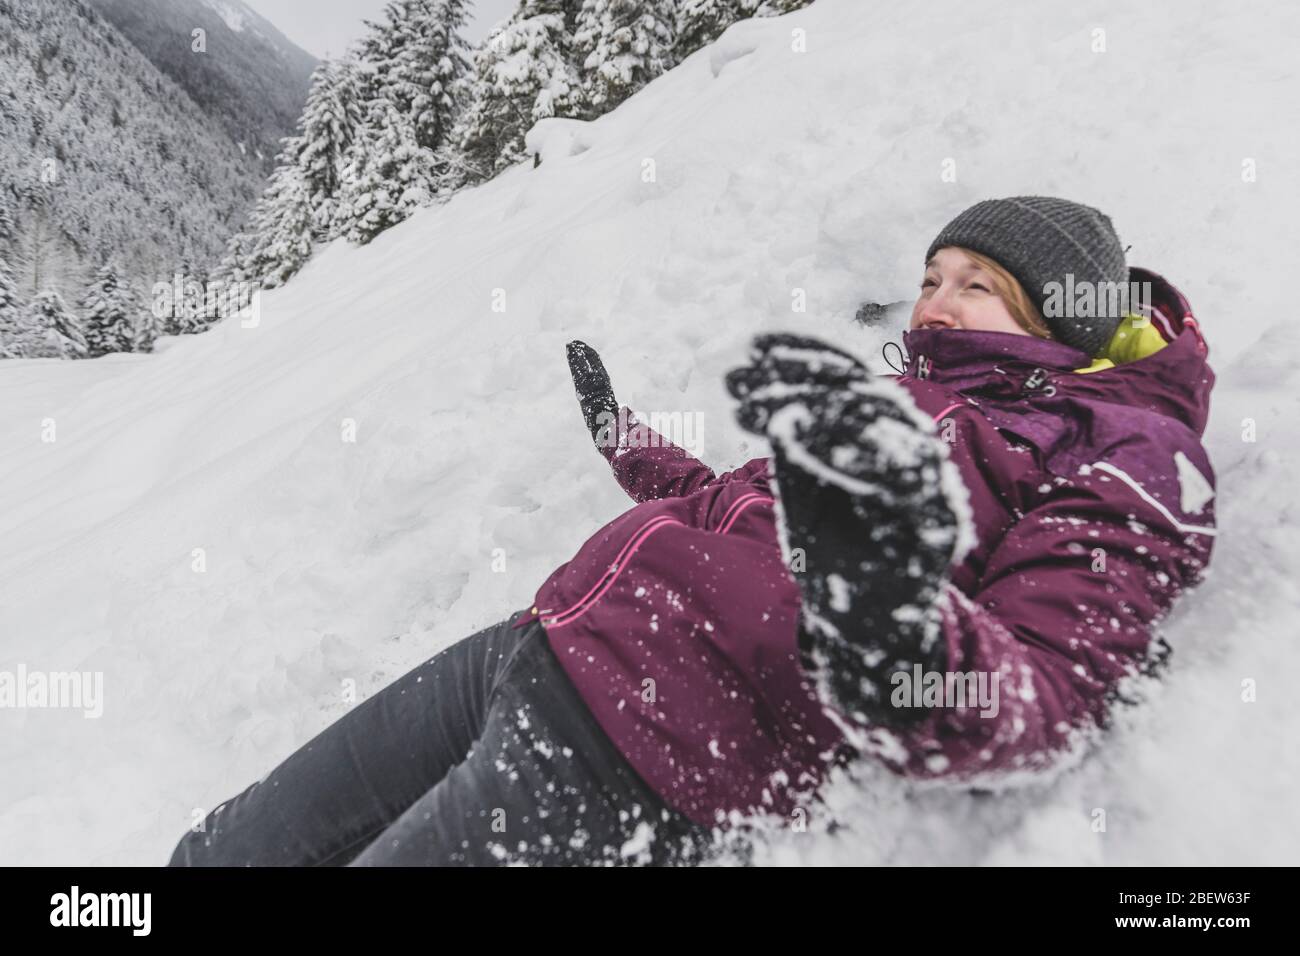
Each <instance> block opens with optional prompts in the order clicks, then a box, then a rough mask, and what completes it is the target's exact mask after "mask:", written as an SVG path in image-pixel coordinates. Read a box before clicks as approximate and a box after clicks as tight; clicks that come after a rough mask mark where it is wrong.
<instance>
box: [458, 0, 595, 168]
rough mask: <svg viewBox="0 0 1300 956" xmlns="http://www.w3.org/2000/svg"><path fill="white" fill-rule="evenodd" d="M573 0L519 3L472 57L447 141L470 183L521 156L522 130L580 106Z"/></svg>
mask: <svg viewBox="0 0 1300 956" xmlns="http://www.w3.org/2000/svg"><path fill="white" fill-rule="evenodd" d="M581 7H582V3H581V0H524V2H523V3H522V4H520V6H519V9H518V10H517V11H515V14H514V16H513V17H511V18H510V19H509V20H507V21H506V22H505V23H502V24H501V25H500V26H498V27H497V28H496V29H495V30H494V31H493V32H492V34H491V35H490V36H489V37H488V38H487V40H486V41H485V42H484V44H483V45H482V46H481V47H480V48H479V50H478V52H477V53H476V55H475V68H474V75H473V77H472V79H471V80H470V83H469V88H470V103H469V106H468V107H467V108H466V110H465V112H464V113H462V114H461V118H460V122H459V123H458V124H457V127H456V134H455V136H454V137H453V140H454V142H455V144H456V147H457V148H458V149H459V150H460V153H461V158H462V161H463V163H464V168H465V169H467V170H468V171H469V175H468V176H467V178H468V179H469V180H470V181H479V180H483V179H487V178H489V177H490V176H492V175H493V174H494V173H496V172H498V171H500V170H501V169H504V168H505V167H507V166H511V165H513V164H514V163H516V162H518V161H519V160H521V159H523V158H524V155H525V153H524V134H525V133H526V132H528V129H529V128H530V127H531V126H532V125H533V124H534V123H536V122H537V121H538V120H540V119H545V118H546V117H548V116H569V117H580V116H582V115H584V113H585V111H586V100H585V96H584V94H583V89H582V79H581V76H580V74H579V72H578V69H577V65H576V64H575V63H574V60H573V55H574V54H573V49H572V42H571V37H570V33H569V31H570V28H571V25H572V24H573V23H574V22H576V20H577V15H578V13H579V12H580V10H581Z"/></svg>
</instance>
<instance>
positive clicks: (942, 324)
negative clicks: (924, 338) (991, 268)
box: [911, 247, 1030, 335]
mask: <svg viewBox="0 0 1300 956" xmlns="http://www.w3.org/2000/svg"><path fill="white" fill-rule="evenodd" d="M911 327H912V328H914V329H968V330H971V331H975V332H1011V333H1013V334H1015V335H1029V334H1030V333H1029V332H1028V330H1026V329H1025V328H1023V327H1022V326H1021V325H1020V323H1019V322H1017V321H1016V320H1015V319H1013V318H1012V317H1011V313H1010V312H1009V311H1008V310H1007V305H1006V303H1005V302H1003V301H1002V297H1001V296H1000V295H998V294H997V293H996V292H994V291H993V276H992V275H990V274H989V272H988V270H987V269H985V268H984V267H983V266H981V265H980V264H979V263H977V262H976V261H975V260H974V259H972V258H971V257H970V256H968V255H966V253H964V252H962V251H961V250H960V249H955V248H952V247H949V248H946V249H939V250H937V251H936V252H935V254H934V257H933V258H931V259H930V261H929V262H927V263H926V264H925V275H924V276H923V277H922V279H921V296H920V298H918V299H917V300H916V305H915V306H913V307H912V324H911Z"/></svg>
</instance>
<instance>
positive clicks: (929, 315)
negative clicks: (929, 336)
mask: <svg viewBox="0 0 1300 956" xmlns="http://www.w3.org/2000/svg"><path fill="white" fill-rule="evenodd" d="M920 320H921V328H923V329H955V328H957V319H956V317H954V316H953V314H952V312H951V311H949V310H948V309H947V308H945V307H944V306H943V305H942V304H940V303H936V302H931V303H930V304H928V305H927V306H926V307H925V308H924V309H922V310H921V315H920Z"/></svg>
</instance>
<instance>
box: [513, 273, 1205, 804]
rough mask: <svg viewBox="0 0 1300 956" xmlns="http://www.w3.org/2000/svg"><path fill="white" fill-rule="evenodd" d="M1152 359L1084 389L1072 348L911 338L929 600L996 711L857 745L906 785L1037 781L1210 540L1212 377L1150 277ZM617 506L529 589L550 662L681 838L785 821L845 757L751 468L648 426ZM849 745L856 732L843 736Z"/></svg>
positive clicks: (978, 338)
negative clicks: (946, 495) (946, 457)
mask: <svg viewBox="0 0 1300 956" xmlns="http://www.w3.org/2000/svg"><path fill="white" fill-rule="evenodd" d="M1132 278H1133V280H1134V281H1150V282H1152V283H1153V286H1154V289H1155V300H1154V304H1155V309H1154V313H1153V321H1154V322H1155V323H1156V324H1157V328H1158V329H1159V330H1160V331H1161V333H1162V335H1163V337H1164V338H1165V339H1166V341H1167V343H1168V344H1166V345H1165V346H1164V347H1163V348H1162V349H1161V350H1159V351H1157V352H1155V353H1154V354H1152V355H1149V356H1147V357H1146V358H1143V359H1139V360H1137V361H1134V362H1130V363H1128V364H1125V365H1120V366H1117V367H1114V368H1111V369H1105V370H1102V371H1094V372H1089V373H1086V374H1081V373H1078V372H1076V371H1075V370H1076V369H1080V368H1083V367H1085V366H1087V365H1088V364H1089V361H1090V359H1089V357H1088V356H1087V355H1085V354H1084V353H1083V352H1080V351H1078V350H1076V349H1073V348H1071V347H1069V346H1067V345H1064V344H1062V343H1059V342H1052V341H1046V340H1042V339H1038V338H1033V337H1030V336H1023V335H1013V334H1008V333H1002V332H972V331H953V330H935V329H928V330H927V329H917V330H910V331H908V332H906V333H905V334H904V336H903V341H904V344H905V346H906V349H907V352H908V353H909V359H908V364H907V366H906V369H905V370H904V372H903V374H901V375H899V376H896V377H894V376H891V377H894V378H895V380H896V381H897V382H898V383H899V384H900V385H901V386H903V387H904V388H905V389H906V390H907V391H908V392H909V393H910V395H911V397H912V399H913V400H914V401H915V402H916V404H917V406H918V407H919V408H920V409H921V410H922V411H924V412H927V413H928V414H930V415H931V416H932V417H933V418H934V420H935V422H936V425H937V428H938V431H939V434H940V436H941V437H943V438H944V439H945V440H947V441H949V443H950V446H949V447H950V449H951V455H952V458H953V460H954V462H955V463H956V464H957V466H958V468H959V470H960V473H961V476H962V479H963V481H964V483H965V485H966V488H967V491H968V492H969V496H970V505H971V510H972V513H973V520H974V524H975V532H976V538H977V542H978V543H977V545H976V546H975V547H974V548H973V549H972V550H971V551H970V552H969V553H967V554H966V555H965V556H964V557H963V558H962V560H961V561H960V562H959V563H957V564H955V565H954V566H953V567H952V568H951V581H950V584H949V586H948V587H947V588H946V590H945V593H944V596H943V599H942V600H941V601H940V608H941V620H942V629H943V637H944V640H945V641H946V645H947V650H948V663H947V670H948V671H949V672H953V671H960V672H971V671H976V672H978V671H982V672H986V673H993V672H997V673H998V674H1000V675H1001V686H1000V706H999V708H998V711H997V714H996V716H987V715H986V716H981V713H980V710H981V708H980V707H979V705H978V704H976V703H975V702H974V701H972V702H970V704H969V705H967V706H950V707H942V708H936V709H935V710H934V711H933V712H932V713H930V714H929V715H928V716H927V717H926V718H925V720H924V721H922V722H920V723H919V724H916V725H913V726H909V727H908V728H906V729H904V730H897V731H894V730H886V729H884V728H867V729H865V731H864V732H863V733H861V734H858V733H854V734H853V736H854V745H855V746H856V747H858V748H859V749H863V745H864V742H865V743H866V747H865V749H866V750H867V751H868V752H870V753H873V754H874V755H875V756H877V757H878V758H879V759H882V760H884V761H885V762H886V763H887V764H888V765H889V766H890V767H891V768H893V769H894V770H896V771H897V772H899V773H903V774H906V775H908V776H911V777H925V778H937V777H946V778H952V779H958V780H962V781H971V782H972V783H974V782H978V781H986V780H992V779H996V778H997V777H999V776H1001V777H1003V779H1006V778H1005V775H1006V774H1007V773H1009V772H1014V771H1025V770H1030V771H1032V770H1039V769H1042V768H1045V767H1047V766H1049V765H1050V764H1052V763H1053V762H1055V761H1056V760H1058V759H1060V758H1061V757H1062V756H1063V755H1064V754H1067V753H1070V752H1073V751H1075V750H1076V748H1077V745H1078V744H1079V743H1080V742H1081V740H1084V739H1086V738H1087V736H1088V731H1090V730H1092V729H1094V728H1095V727H1097V726H1100V725H1101V724H1102V722H1103V720H1104V717H1105V715H1106V711H1107V708H1108V706H1109V702H1110V700H1111V699H1112V696H1113V691H1114V690H1115V686H1116V684H1117V682H1118V681H1119V680H1120V679H1121V678H1123V677H1125V676H1126V675H1129V674H1132V673H1134V672H1136V671H1137V670H1138V669H1139V667H1140V665H1141V664H1142V663H1143V661H1144V660H1145V658H1146V656H1147V654H1148V651H1149V648H1150V645H1151V643H1152V640H1153V625H1154V624H1155V623H1156V622H1157V621H1158V620H1159V619H1160V618H1161V617H1163V615H1164V614H1165V613H1166V612H1167V611H1168V610H1169V608H1170V606H1171V604H1172V603H1173V601H1174V599H1175V598H1176V597H1177V596H1178V595H1179V594H1180V593H1181V592H1182V591H1183V590H1184V589H1185V588H1187V587H1189V586H1190V585H1192V584H1194V583H1196V582H1197V581H1198V580H1199V579H1200V577H1201V575H1202V572H1203V570H1204V568H1205V567H1206V565H1207V563H1208V561H1209V557H1210V550H1211V546H1212V543H1213V540H1214V535H1215V527H1214V504H1213V488H1214V472H1213V470H1212V469H1211V466H1210V462H1209V459H1208V457H1207V455H1206V452H1205V449H1204V448H1203V447H1202V445H1201V442H1200V435H1201V434H1202V433H1203V431H1204V428H1205V422H1206V418H1207V416H1208V412H1209V395H1210V390H1211V388H1212V386H1213V383H1214V375H1213V373H1212V372H1211V370H1210V368H1209V366H1208V364H1207V363H1206V355H1207V351H1208V350H1207V347H1206V344H1205V342H1204V340H1203V338H1202V337H1201V334H1200V331H1199V328H1198V326H1197V323H1196V320H1195V319H1194V318H1193V316H1192V314H1191V309H1190V307H1189V306H1188V304H1187V302H1186V300H1185V299H1184V298H1183V297H1182V296H1181V295H1180V294H1179V293H1178V291H1177V290H1176V289H1174V288H1173V286H1171V285H1170V284H1168V283H1167V282H1166V281H1165V280H1164V279H1162V278H1160V277H1159V276H1156V275H1154V274H1153V273H1149V272H1146V271H1145V270H1140V269H1134V270H1133V276H1132ZM604 453H605V454H606V456H607V457H608V458H609V459H610V463H611V466H612V468H613V471H614V475H615V477H616V478H617V479H618V481H619V483H620V484H621V485H622V486H623V488H624V489H626V490H627V492H628V494H629V495H631V496H632V498H633V499H635V500H636V501H637V502H640V503H639V504H638V505H637V506H636V507H634V508H632V509H630V510H629V511H627V512H626V513H624V514H623V515H621V516H620V517H618V518H616V519H615V520H613V521H611V522H610V523H609V524H607V525H606V526H605V527H603V528H601V529H600V531H598V532H597V533H596V534H595V535H594V536H592V538H591V539H590V540H588V541H587V543H586V544H584V545H583V546H582V548H581V549H580V550H579V552H578V553H577V554H576V555H575V556H574V558H573V559H572V560H571V561H569V562H568V563H567V564H565V565H563V566H562V567H560V568H559V569H557V570H556V571H555V572H554V573H553V574H552V575H551V576H550V577H549V578H548V579H547V581H546V582H545V583H544V584H543V585H542V587H541V588H540V589H539V590H538V592H537V597H536V602H535V604H534V606H533V607H532V609H531V611H530V612H528V613H525V614H522V615H520V618H519V620H518V621H517V622H516V623H515V626H516V627H522V626H524V625H525V624H527V623H528V622H529V621H530V620H532V619H534V617H540V618H541V621H542V624H543V627H544V628H545V631H546V634H547V636H548V638H549V640H550V643H551V646H552V648H553V649H554V651H555V653H556V656H557V657H558V658H559V660H560V662H561V663H562V665H563V666H564V668H565V670H566V672H567V673H568V675H569V676H570V678H571V679H572V680H573V683H574V684H575V685H576V687H577V688H578V690H579V692H580V693H581V695H582V697H583V699H584V700H585V701H586V702H587V704H588V706H589V707H590V709H591V711H592V713H593V714H594V715H595V717H596V719H597V720H598V721H599V723H600V725H601V726H602V728H603V729H604V731H605V732H606V733H607V734H608V735H609V737H610V739H611V740H612V741H613V742H614V743H615V744H616V745H617V746H618V747H619V748H620V749H621V750H622V752H623V753H624V754H625V755H626V757H627V759H628V761H629V762H630V763H631V765H632V766H633V767H634V768H635V769H636V771H637V772H638V773H639V774H640V775H641V776H642V777H643V778H644V779H645V780H646V782H647V783H648V784H650V786H652V787H653V788H654V789H655V790H656V791H657V792H658V793H659V794H661V795H662V796H663V798H664V800H665V801H666V802H667V803H668V804H669V805H671V806H672V807H674V808H675V809H677V810H678V811H679V812H681V813H683V814H684V815H686V816H687V817H689V818H691V819H692V820H694V821H696V822H697V823H701V824H705V825H714V824H717V823H719V822H725V821H726V820H727V819H733V818H734V817H733V816H732V815H733V814H735V813H740V814H750V813H755V812H763V811H766V812H770V813H776V814H781V815H788V814H789V813H790V812H792V811H793V809H794V808H795V807H796V806H799V805H801V804H803V803H805V802H806V801H807V799H808V798H809V796H810V794H811V793H812V792H813V791H815V789H816V787H817V786H818V784H819V783H820V782H821V780H822V778H823V776H824V774H825V772H826V770H827V769H828V766H829V764H830V762H831V761H832V760H833V759H834V757H835V755H836V753H837V751H839V750H840V748H841V747H842V746H843V745H844V744H845V741H846V738H845V736H844V732H843V731H842V730H841V728H843V727H846V726H847V725H846V722H845V721H844V718H843V717H841V716H840V715H838V714H836V713H835V712H834V711H832V710H831V709H830V708H829V707H828V706H826V705H825V704H823V703H822V702H821V701H819V700H818V699H817V696H816V694H815V691H814V689H813V686H812V682H811V681H810V679H809V678H808V677H807V676H806V675H805V673H804V672H803V671H802V669H801V667H800V662H799V651H798V647H797V628H798V614H799V603H800V594H799V589H798V586H797V584H796V583H795V580H794V577H793V575H792V574H791V572H790V571H789V570H788V569H787V568H786V566H785V564H784V563H783V561H782V556H781V552H780V548H779V545H778V543H777V537H776V526H775V523H774V522H775V516H774V510H773V491H772V489H771V487H770V485H769V482H768V462H769V459H767V458H759V459H754V460H753V461H750V462H749V463H747V464H746V465H744V466H743V467H741V468H738V469H736V470H735V471H732V472H728V473H726V474H723V475H721V476H715V475H714V473H713V472H712V471H711V470H710V469H709V468H708V467H706V466H705V465H703V464H702V463H700V462H699V461H697V460H696V459H694V458H693V457H691V456H690V455H688V454H687V453H686V452H685V451H684V450H682V449H681V448H678V447H676V446H674V445H671V444H669V443H667V441H666V440H664V439H662V438H661V436H658V435H657V434H655V433H654V432H653V431H651V430H650V429H648V428H647V427H646V426H644V425H642V424H637V423H634V424H633V427H631V428H630V429H629V430H626V431H625V432H624V433H623V434H621V435H620V443H619V447H618V448H617V449H608V450H606V451H605V452H604ZM849 729H850V732H852V731H853V730H855V729H856V728H849Z"/></svg>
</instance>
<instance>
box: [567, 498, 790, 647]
mask: <svg viewBox="0 0 1300 956" xmlns="http://www.w3.org/2000/svg"><path fill="white" fill-rule="evenodd" d="M772 500H773V499H772V498H770V497H768V496H767V495H763V494H760V493H758V492H756V491H753V492H746V493H745V494H743V495H741V496H740V497H739V498H737V499H736V500H735V501H733V502H732V503H731V506H730V507H729V508H727V511H726V513H725V514H724V515H723V516H722V524H721V526H720V527H719V528H718V530H717V532H716V533H717V534H726V533H727V532H728V531H729V530H730V529H731V527H732V525H734V524H735V523H736V520H737V519H738V518H739V517H740V513H741V512H742V511H744V510H745V509H746V508H748V507H749V506H750V505H752V504H762V503H765V502H771V501H772ZM674 524H675V525H682V526H685V522H682V521H679V520H677V519H676V518H670V517H668V516H667V515H656V516H655V517H653V518H651V519H650V520H649V521H647V522H646V523H645V524H643V525H641V527H639V528H637V529H636V531H635V532H633V534H632V536H631V537H630V538H628V540H627V542H626V543H625V544H624V545H623V548H622V550H621V551H619V553H618V557H617V558H615V559H614V562H613V563H612V564H611V565H610V566H609V568H608V569H607V570H606V571H605V573H604V574H603V575H601V577H600V580H598V581H597V582H596V583H595V584H593V585H592V587H591V590H589V591H588V592H587V593H586V594H584V595H583V596H582V597H581V598H579V599H578V600H577V601H576V602H574V603H573V604H572V605H571V606H570V607H568V608H567V609H565V610H563V611H561V612H560V613H559V614H556V615H555V616H554V617H550V618H543V619H542V624H543V626H545V627H546V628H547V629H548V630H549V629H552V628H557V627H564V626H565V625H567V624H572V623H573V622H574V621H576V620H577V619H578V618H580V617H582V615H584V614H586V613H587V612H588V611H589V610H591V608H592V607H593V606H594V605H595V603H596V602H597V601H599V600H600V599H601V598H602V597H604V595H605V592H606V591H608V590H609V589H610V588H611V587H613V586H614V582H615V581H616V580H618V576H619V575H620V574H622V573H623V571H624V569H625V568H626V567H627V566H628V565H629V564H630V563H631V562H632V557H633V555H635V554H636V552H637V550H638V549H639V548H640V547H641V545H643V544H645V542H646V541H647V539H649V537H650V536H651V535H652V534H654V533H655V532H656V531H658V530H660V529H661V528H666V527H667V526H668V525H674Z"/></svg>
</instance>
